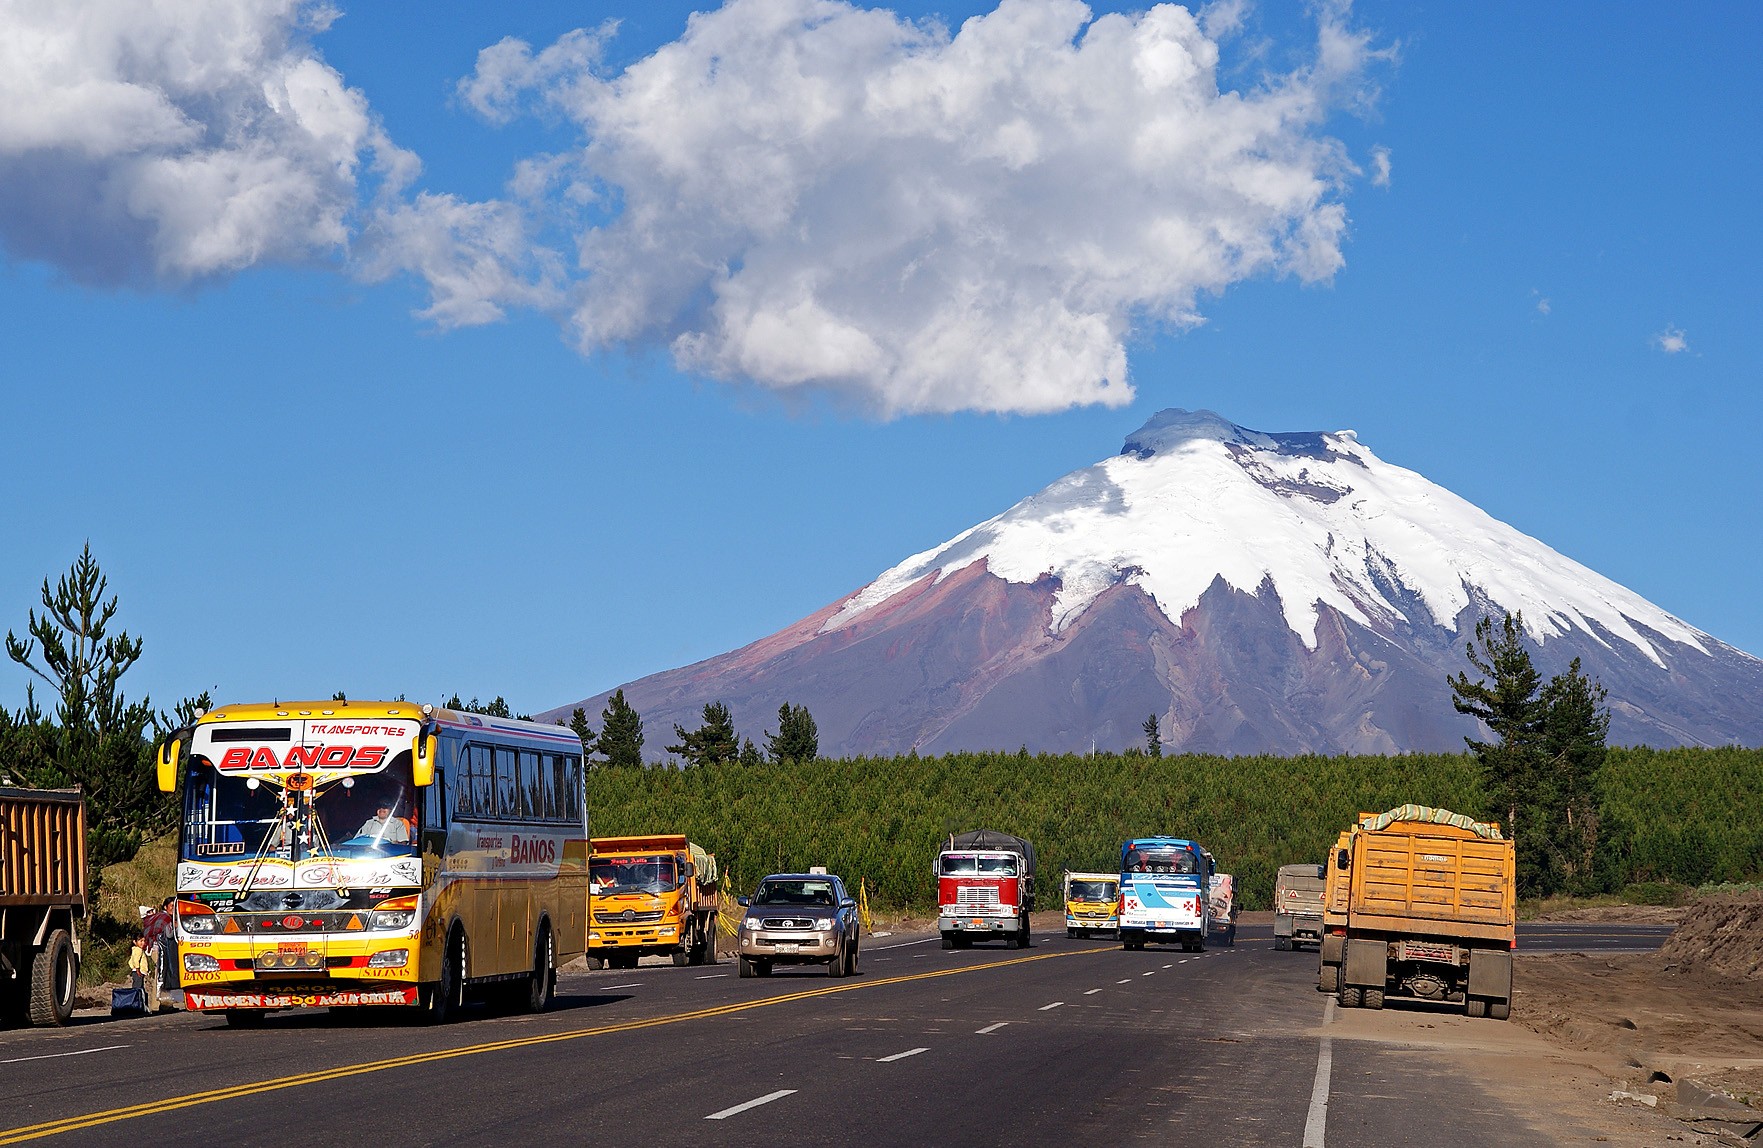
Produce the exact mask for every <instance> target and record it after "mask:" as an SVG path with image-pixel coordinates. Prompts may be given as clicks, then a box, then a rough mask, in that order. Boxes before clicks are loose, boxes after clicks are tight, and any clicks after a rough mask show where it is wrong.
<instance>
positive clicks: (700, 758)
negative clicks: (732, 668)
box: [667, 702, 741, 766]
mask: <svg viewBox="0 0 1763 1148" xmlns="http://www.w3.org/2000/svg"><path fill="white" fill-rule="evenodd" d="M673 733H674V736H675V737H677V738H679V744H678V745H670V746H668V747H667V752H668V753H677V754H679V755H680V757H682V758H684V759H685V763H686V764H687V765H688V766H691V765H720V764H722V763H723V762H727V761H733V760H734V759H735V757H736V755H738V754H739V753H740V752H741V739H740V736H739V735H738V734H736V733H735V719H734V715H732V714H730V713H729V712H728V707H727V706H725V705H723V704H722V703H721V702H706V703H705V704H704V724H703V725H701V726H699V727H698V728H697V729H695V730H687V729H686V728H685V727H684V726H679V725H676V726H674V727H673Z"/></svg>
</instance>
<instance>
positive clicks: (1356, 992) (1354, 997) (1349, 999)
mask: <svg viewBox="0 0 1763 1148" xmlns="http://www.w3.org/2000/svg"><path fill="white" fill-rule="evenodd" d="M1340 998H1341V999H1340V1004H1341V1007H1342V1008H1360V1007H1362V1006H1363V1005H1364V1004H1365V991H1364V990H1363V989H1360V988H1358V987H1356V986H1354V985H1347V986H1345V987H1344V988H1342V989H1341V994H1340Z"/></svg>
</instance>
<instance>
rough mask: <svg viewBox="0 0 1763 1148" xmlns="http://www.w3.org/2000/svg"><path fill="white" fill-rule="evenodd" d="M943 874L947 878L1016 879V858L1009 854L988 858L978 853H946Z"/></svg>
mask: <svg viewBox="0 0 1763 1148" xmlns="http://www.w3.org/2000/svg"><path fill="white" fill-rule="evenodd" d="M941 872H942V874H943V876H945V877H1014V876H1016V858H1014V857H1012V856H1010V855H1009V854H1005V855H1003V856H1000V857H987V856H984V855H983V854H977V853H945V854H943V865H942V869H941Z"/></svg>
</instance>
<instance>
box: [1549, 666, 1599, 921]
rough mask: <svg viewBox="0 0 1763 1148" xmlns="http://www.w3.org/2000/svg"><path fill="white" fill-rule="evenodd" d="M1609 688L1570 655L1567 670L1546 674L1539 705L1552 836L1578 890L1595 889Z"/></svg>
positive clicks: (1566, 872) (1565, 871) (1566, 874)
mask: <svg viewBox="0 0 1763 1148" xmlns="http://www.w3.org/2000/svg"><path fill="white" fill-rule="evenodd" d="M1606 696H1607V691H1606V690H1605V689H1604V687H1603V686H1602V685H1601V684H1599V683H1596V682H1592V681H1588V680H1587V679H1586V676H1585V675H1584V674H1583V673H1581V672H1580V667H1579V659H1578V658H1575V659H1573V663H1572V665H1570V666H1568V667H1567V671H1566V672H1565V673H1561V674H1557V675H1555V676H1554V677H1553V678H1551V679H1549V684H1548V685H1546V686H1544V687H1543V692H1542V697H1541V699H1540V700H1541V704H1542V707H1543V720H1542V752H1543V759H1544V770H1545V772H1546V774H1547V775H1548V780H1549V789H1550V790H1551V791H1552V793H1553V795H1554V798H1555V800H1554V802H1553V804H1554V806H1555V810H1554V813H1555V815H1556V816H1557V817H1558V818H1559V823H1558V824H1557V825H1556V826H1555V827H1554V833H1553V836H1554V838H1555V840H1556V841H1557V843H1558V846H1559V849H1560V854H1561V867H1562V870H1563V876H1564V878H1565V880H1566V882H1567V885H1568V887H1569V888H1571V889H1572V890H1573V891H1575V892H1579V893H1591V892H1595V891H1597V890H1596V885H1597V877H1596V872H1597V852H1598V844H1599V841H1598V830H1599V819H1600V807H1601V805H1602V804H1603V801H1602V796H1603V795H1602V792H1601V787H1600V777H1601V775H1602V772H1603V769H1604V758H1605V756H1606V753H1607V744H1606V743H1607V740H1608V738H1609V735H1610V711H1609V709H1608V708H1607V707H1606V706H1605V704H1604V699H1605V697H1606Z"/></svg>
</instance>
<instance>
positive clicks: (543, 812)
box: [539, 753, 563, 821]
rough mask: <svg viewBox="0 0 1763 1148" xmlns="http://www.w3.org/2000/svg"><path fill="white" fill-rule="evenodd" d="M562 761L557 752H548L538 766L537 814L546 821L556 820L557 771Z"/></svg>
mask: <svg viewBox="0 0 1763 1148" xmlns="http://www.w3.org/2000/svg"><path fill="white" fill-rule="evenodd" d="M562 761H563V759H562V758H561V757H559V756H558V755H557V754H554V753H548V754H546V755H545V760H544V762H543V763H542V764H541V765H540V768H539V816H540V817H543V818H544V819H545V820H546V821H555V820H557V771H558V769H559V768H560V763H561V762H562Z"/></svg>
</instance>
